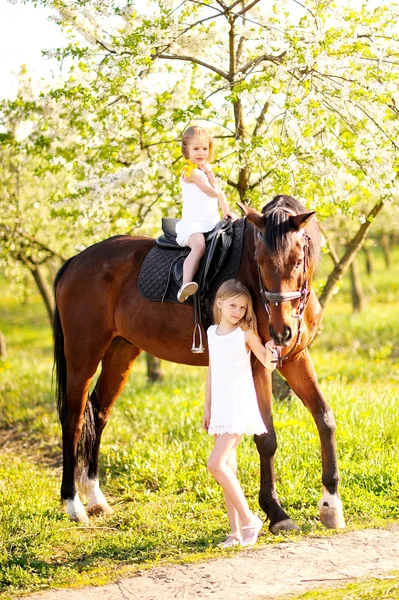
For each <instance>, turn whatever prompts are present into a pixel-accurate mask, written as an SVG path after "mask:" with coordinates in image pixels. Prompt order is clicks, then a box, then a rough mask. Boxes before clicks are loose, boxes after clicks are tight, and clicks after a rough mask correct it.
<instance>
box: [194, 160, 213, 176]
mask: <svg viewBox="0 0 399 600" xmlns="http://www.w3.org/2000/svg"><path fill="white" fill-rule="evenodd" d="M198 168H199V169H201V171H203V172H204V173H206V174H207V175H208V173H213V171H212V165H211V164H210V163H208V162H204V163H201V164H200V165H198Z"/></svg>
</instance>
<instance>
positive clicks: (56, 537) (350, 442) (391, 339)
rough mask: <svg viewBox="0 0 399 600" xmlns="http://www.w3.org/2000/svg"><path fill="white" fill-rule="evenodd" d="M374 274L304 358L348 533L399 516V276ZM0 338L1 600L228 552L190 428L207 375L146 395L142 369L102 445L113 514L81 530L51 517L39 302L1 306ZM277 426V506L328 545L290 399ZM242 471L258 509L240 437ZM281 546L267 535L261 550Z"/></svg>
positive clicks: (56, 476)
mask: <svg viewBox="0 0 399 600" xmlns="http://www.w3.org/2000/svg"><path fill="white" fill-rule="evenodd" d="M398 257H399V253H398V252H397V253H396V258H398ZM393 263H394V264H396V265H398V264H399V261H398V260H396V261H395V260H394V261H393ZM376 268H377V269H378V271H376V273H375V275H374V276H373V277H372V279H369V280H367V285H365V289H366V291H367V294H368V303H367V308H366V310H365V311H364V312H363V313H362V314H360V315H352V314H351V309H350V306H349V305H348V287H347V283H344V284H343V286H342V289H341V291H340V294H339V295H338V296H337V297H335V298H334V301H333V303H332V304H331V306H330V307H329V309H328V311H327V314H326V317H325V321H324V324H323V330H322V332H321V334H320V335H319V336H318V338H317V341H316V342H315V344H314V346H313V348H312V357H313V359H314V362H315V366H316V370H317V373H318V375H319V378H320V383H321V387H322V389H323V392H324V393H325V396H326V398H327V399H328V400H329V402H330V404H331V405H332V407H333V409H334V413H335V416H336V420H337V426H338V430H337V447H338V456H339V465H340V470H341V476H342V486H341V495H342V500H343V504H344V510H345V517H346V520H347V525H348V527H349V529H353V528H359V527H366V526H372V527H373V526H375V527H379V526H384V525H385V524H387V523H390V522H392V521H395V520H396V521H397V520H398V519H399V475H398V469H397V464H398V459H399V451H398V448H399V443H398V442H399V439H398V437H399V434H398V425H397V423H398V421H399V408H398V401H397V400H398V383H399V374H398V369H397V357H398V356H399V338H398V335H397V332H398V331H399V314H398V312H399V311H398V310H397V304H395V302H394V300H395V299H396V300H397V295H398V284H397V282H398V281H399V268H398V267H396V270H395V268H393V269H392V272H386V270H384V268H383V265H382V261H381V257H379V256H376ZM322 274H323V271H322ZM321 276H322V275H321ZM364 281H365V282H366V279H365V280H364ZM316 285H317V282H316ZM0 329H1V330H2V331H3V333H4V334H5V336H6V339H7V344H8V353H9V356H8V358H7V360H5V361H2V362H0V420H1V428H0V448H1V452H0V517H1V518H0V565H1V569H0V597H1V598H11V597H15V596H17V595H21V593H27V592H30V591H33V590H40V589H44V588H47V587H55V586H58V587H62V586H80V585H83V584H87V583H89V582H90V583H95V584H100V583H104V582H106V581H109V580H111V579H115V578H118V577H121V576H123V575H126V574H131V573H133V572H134V571H135V570H137V569H140V568H147V567H149V566H153V565H156V564H163V563H171V562H181V561H184V562H190V561H193V560H198V559H203V558H207V557H216V556H220V555H224V554H226V553H223V552H221V551H220V550H219V549H217V548H216V545H217V543H218V541H220V539H222V538H223V535H224V533H225V532H226V531H227V519H226V516H225V511H224V507H223V499H222V494H221V490H220V489H219V487H218V486H217V484H216V483H215V482H214V480H213V479H212V478H211V477H210V475H208V473H207V470H206V461H207V457H208V455H209V452H210V449H211V445H212V442H211V440H210V438H209V437H208V436H206V435H205V434H204V433H203V432H202V431H201V428H200V422H201V414H202V403H203V394H204V385H205V370H204V369H195V368H190V369H188V368H183V367H181V366H179V365H173V364H168V363H164V365H163V370H164V374H165V376H164V380H163V382H162V383H160V384H155V385H152V386H149V385H148V384H147V382H146V376H145V364H144V361H143V360H142V359H139V361H138V364H137V366H136V367H135V369H134V371H133V373H132V376H131V378H130V381H129V384H128V386H127V387H126V389H125V391H124V393H123V395H122V397H121V398H120V399H119V400H118V402H117V404H116V406H115V408H114V411H113V415H112V418H111V422H110V424H109V426H108V427H107V429H106V431H105V434H104V439H103V445H102V458H101V465H102V471H101V473H102V474H101V480H102V486H103V490H104V492H105V493H106V495H107V497H108V499H109V500H110V503H111V504H112V505H113V506H114V508H115V512H114V514H113V515H112V516H111V517H108V518H103V517H99V518H93V519H92V525H91V526H90V527H85V526H81V525H77V524H75V523H70V522H69V521H68V519H67V518H66V516H65V515H63V514H62V512H61V510H60V506H59V501H58V496H59V485H60V473H61V471H60V454H61V452H60V428H59V425H58V422H57V417H56V412H55V402H54V398H53V393H52V391H51V388H50V382H51V369H52V354H51V333H50V328H49V326H48V322H47V317H46V314H45V311H44V308H43V306H42V304H41V301H40V300H39V298H37V297H32V298H31V301H30V302H29V304H27V305H25V306H22V307H21V306H20V305H19V304H18V302H16V301H15V300H14V299H13V298H11V297H9V296H7V295H5V296H3V298H2V300H1V307H0ZM275 424H276V428H277V433H278V442H279V448H278V452H277V454H276V465H275V468H276V475H277V486H278V493H279V496H280V499H281V501H282V503H283V505H284V506H285V507H286V509H287V510H288V512H289V514H290V516H291V517H292V518H293V519H294V520H295V521H296V522H297V523H298V525H299V526H300V528H301V534H300V535H302V536H309V535H310V536H317V535H334V533H332V532H327V531H325V530H324V529H323V528H322V527H321V525H320V523H319V520H318V510H317V501H318V499H319V498H320V492H321V482H320V472H321V465H320V449H319V440H318V436H317V433H316V429H315V426H314V424H313V421H312V419H311V417H310V415H309V413H308V412H307V411H306V410H305V409H304V407H303V406H302V405H301V403H300V402H299V401H298V400H297V399H295V400H293V401H292V402H285V403H279V404H276V406H275ZM239 463H240V466H241V471H240V478H241V481H242V484H243V487H244V490H245V492H246V494H247V496H248V499H249V502H250V505H251V507H252V508H253V509H257V490H258V476H259V473H258V471H259V468H258V458H257V453H256V449H255V447H254V444H253V442H252V440H251V439H246V440H245V441H244V442H243V444H242V446H241V447H240V451H239ZM265 529H266V528H265ZM281 539H282V538H281V537H280V538H275V537H273V536H271V535H269V534H267V533H265V534H264V535H263V536H262V537H261V540H260V543H261V544H268V543H273V542H275V541H281ZM238 551H239V550H238ZM384 583H387V584H388V583H389V582H384ZM310 597H311V596H309V598H310ZM347 597H348V598H350V597H351V596H347ZM354 597H355V596H354ZM381 597H385V596H381ZM386 597H387V598H390V597H393V596H386ZM332 598H335V596H332ZM336 598H341V596H336ZM342 598H345V596H342ZM359 598H362V596H359ZM364 598H368V596H364Z"/></svg>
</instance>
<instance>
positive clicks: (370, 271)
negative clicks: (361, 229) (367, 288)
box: [364, 247, 374, 275]
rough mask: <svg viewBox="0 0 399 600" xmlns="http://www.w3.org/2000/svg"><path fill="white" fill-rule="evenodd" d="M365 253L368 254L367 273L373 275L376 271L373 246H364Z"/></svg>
mask: <svg viewBox="0 0 399 600" xmlns="http://www.w3.org/2000/svg"><path fill="white" fill-rule="evenodd" d="M364 254H365V256H366V271H367V275H372V274H373V273H374V258H373V253H372V251H371V248H367V247H364Z"/></svg>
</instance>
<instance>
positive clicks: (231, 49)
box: [42, 0, 399, 305]
mask: <svg viewBox="0 0 399 600" xmlns="http://www.w3.org/2000/svg"><path fill="white" fill-rule="evenodd" d="M42 2H43V3H44V4H47V5H48V6H51V7H53V8H54V9H55V10H56V12H57V16H56V19H57V21H58V22H59V23H60V25H62V26H64V27H68V28H71V27H72V31H73V32H74V34H75V37H72V39H71V44H70V45H69V47H68V48H67V49H64V50H60V51H57V52H56V54H57V56H58V57H59V59H60V60H61V59H62V58H64V57H65V56H69V57H72V58H73V59H74V63H75V67H74V71H73V73H72V75H71V78H70V80H69V81H68V82H67V83H66V84H65V85H64V86H62V87H58V88H53V90H51V91H50V92H48V93H47V94H45V95H44V97H43V99H44V100H45V101H57V102H58V103H59V104H60V106H64V111H65V115H64V116H65V118H66V119H68V120H69V124H70V128H71V130H73V131H75V133H76V136H77V139H76V141H77V143H78V144H79V150H80V158H79V159H78V160H77V162H76V165H75V169H74V177H75V181H74V182H71V183H70V189H69V195H68V196H67V197H65V198H60V199H59V200H58V203H57V204H56V211H58V213H57V214H58V215H59V216H60V217H62V218H63V219H64V220H65V219H70V220H71V221H72V222H74V223H76V222H80V225H83V226H84V225H87V227H88V231H87V233H88V234H90V236H91V237H96V235H101V233H104V227H103V226H102V225H101V224H102V223H104V221H105V220H106V218H107V217H108V219H109V220H110V221H112V222H113V223H117V222H119V224H120V225H121V226H122V225H123V226H124V227H125V228H126V227H130V228H131V229H133V228H134V227H135V226H138V225H140V226H142V225H143V224H146V223H148V227H150V228H151V227H152V226H154V225H155V220H154V219H158V217H159V215H160V214H161V213H162V212H167V211H168V210H170V207H171V206H174V204H175V198H176V194H177V187H176V182H177V173H178V171H179V168H180V164H179V161H180V154H179V151H178V145H177V143H176V140H177V139H178V138H179V137H180V135H181V132H182V131H183V130H184V128H185V127H186V126H187V125H188V124H189V123H191V122H192V121H197V122H201V123H203V124H207V126H208V127H209V128H210V129H211V130H212V133H213V134H214V135H215V136H216V137H217V138H219V144H218V146H219V153H218V155H219V162H220V173H221V175H222V177H223V178H224V179H225V180H226V181H227V190H226V191H227V194H228V196H229V197H230V200H233V199H234V198H235V197H240V198H241V199H243V198H244V199H245V200H246V201H248V202H252V203H253V204H254V205H255V206H261V205H262V204H263V203H265V198H268V197H270V196H271V195H273V194H275V193H289V194H291V195H294V196H296V197H297V198H299V199H301V200H303V201H304V202H305V204H306V205H307V206H308V207H309V209H316V210H317V212H318V215H319V218H320V219H324V218H326V217H328V216H331V215H334V214H336V213H342V214H344V215H346V216H347V218H352V219H354V220H355V222H357V224H358V226H357V228H356V231H355V233H354V235H353V237H352V239H351V240H350V242H349V244H348V245H347V249H346V251H345V252H344V254H343V256H342V257H340V258H339V260H338V262H337V264H336V265H335V266H334V268H333V270H332V272H331V274H330V276H329V278H328V281H327V283H326V286H325V288H324V290H323V292H322V295H321V302H322V304H323V305H326V304H327V302H328V300H329V299H330V297H331V295H332V293H333V292H334V289H335V287H336V284H337V282H338V281H339V280H340V278H341V277H342V276H343V274H344V273H345V271H346V270H347V268H348V267H349V265H350V263H351V262H352V260H353V258H354V256H355V255H356V252H357V251H358V250H359V248H360V247H361V245H362V243H363V241H364V239H365V237H366V235H367V234H368V231H369V229H370V227H371V225H372V222H373V221H374V220H375V219H376V217H377V216H378V215H379V213H380V211H381V209H382V207H383V205H384V204H389V203H392V202H396V201H397V188H396V180H397V171H398V161H397V141H396V140H397V139H399V138H398V110H399V97H398V92H397V90H398V78H399V69H398V68H397V63H398V59H399V36H398V32H397V31H396V29H395V28H396V14H397V9H398V5H397V4H396V3H394V2H393V3H391V4H387V5H383V6H379V7H377V8H372V5H370V6H369V3H367V2H364V3H363V4H362V5H361V6H360V7H359V4H358V3H357V2H356V3H353V6H352V5H351V3H349V4H348V3H347V2H345V3H344V2H337V3H335V4H334V5H333V4H331V3H319V2H316V1H313V0H305V2H304V3H302V4H300V3H298V2H295V1H294V0H286V1H281V0H279V1H277V0H276V1H275V2H266V0H253V1H251V0H246V1H238V0H235V1H230V2H227V1H223V0H207V1H206V2H197V1H194V0H184V1H179V2H178V1H177V0H176V1H174V0H148V1H147V2H145V3H144V2H143V3H142V4H141V5H140V8H139V7H137V6H132V5H131V3H130V2H126V5H125V6H124V7H123V6H121V3H120V2H119V1H116V0H115V1H112V0H110V1H109V2H106V3H104V2H103V1H102V0H89V1H87V2H85V3H84V4H82V3H81V2H80V1H78V0H42ZM54 152H55V154H56V155H58V156H60V155H61V156H62V150H58V149H57V148H54ZM64 160H66V161H67V160H68V159H67V158H66V157H64ZM360 205H361V206H363V210H361V211H359V206H360ZM174 210H175V212H176V209H174ZM177 212H178V211H177ZM151 218H152V219H153V221H152V222H151ZM118 219H119V221H118ZM148 219H149V220H148ZM85 220H87V223H85Z"/></svg>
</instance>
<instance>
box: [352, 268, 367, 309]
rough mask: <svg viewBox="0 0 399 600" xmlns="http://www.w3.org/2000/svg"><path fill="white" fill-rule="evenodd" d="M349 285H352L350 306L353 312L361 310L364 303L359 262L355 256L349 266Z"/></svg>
mask: <svg viewBox="0 0 399 600" xmlns="http://www.w3.org/2000/svg"><path fill="white" fill-rule="evenodd" d="M350 275H351V286H352V308H353V312H362V310H363V305H364V298H363V288H362V281H361V279H360V273H359V264H358V262H357V259H356V257H355V258H354V259H353V261H352V263H351V266H350Z"/></svg>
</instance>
